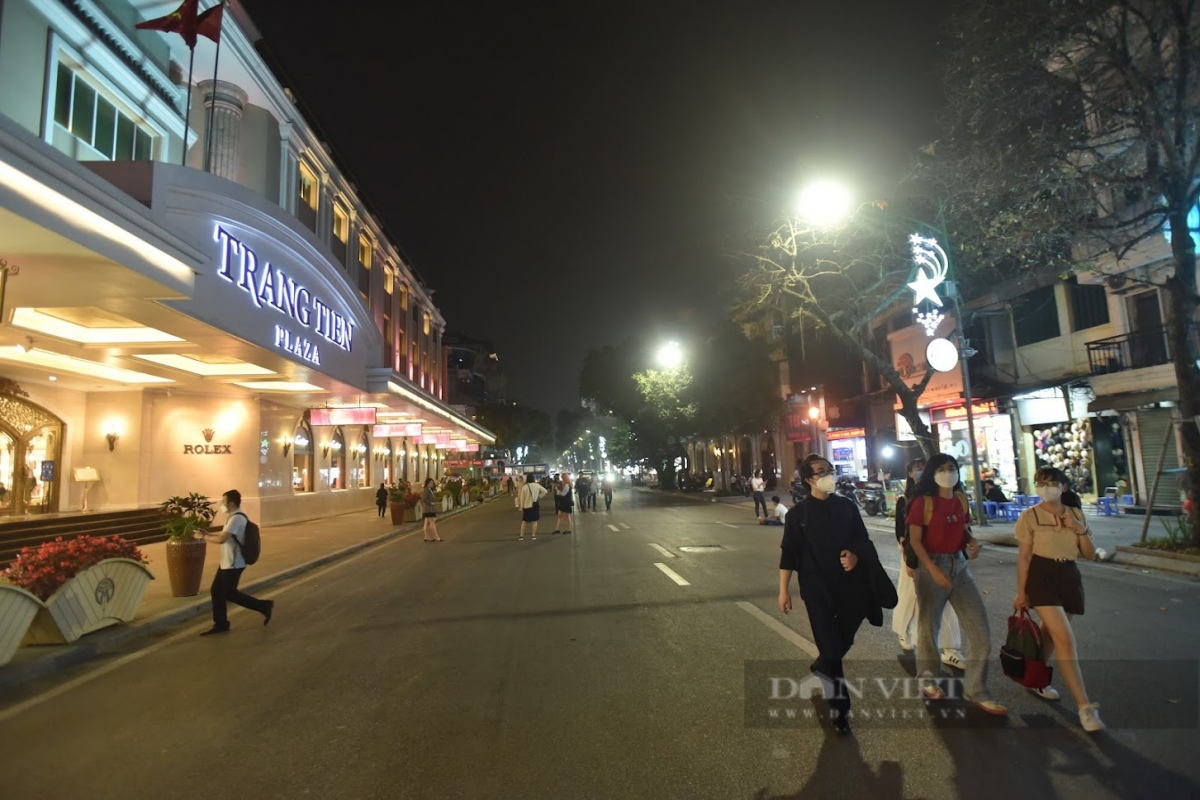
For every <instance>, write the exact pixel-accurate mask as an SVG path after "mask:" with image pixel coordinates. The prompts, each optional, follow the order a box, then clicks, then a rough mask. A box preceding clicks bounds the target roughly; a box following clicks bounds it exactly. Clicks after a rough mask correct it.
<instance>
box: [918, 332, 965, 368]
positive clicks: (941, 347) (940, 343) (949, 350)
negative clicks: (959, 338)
mask: <svg viewBox="0 0 1200 800" xmlns="http://www.w3.org/2000/svg"><path fill="white" fill-rule="evenodd" d="M925 360H926V361H928V362H929V366H931V367H933V368H934V369H936V370H937V371H938V372H950V371H951V370H954V369H957V368H958V348H957V347H955V346H954V342H952V341H950V340H949V339H934V340H933V341H931V342H930V343H929V346H928V347H926V348H925Z"/></svg>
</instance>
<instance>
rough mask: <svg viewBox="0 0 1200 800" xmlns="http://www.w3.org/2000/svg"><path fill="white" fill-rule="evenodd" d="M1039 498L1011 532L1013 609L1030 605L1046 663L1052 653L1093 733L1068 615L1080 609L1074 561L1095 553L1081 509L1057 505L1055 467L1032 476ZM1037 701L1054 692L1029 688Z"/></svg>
mask: <svg viewBox="0 0 1200 800" xmlns="http://www.w3.org/2000/svg"><path fill="white" fill-rule="evenodd" d="M1033 480H1034V484H1035V486H1036V487H1037V494H1038V497H1040V498H1041V499H1042V502H1040V503H1039V504H1037V505H1035V506H1032V507H1031V508H1027V509H1025V511H1023V512H1021V516H1020V517H1019V518H1017V527H1016V530H1015V531H1014V533H1015V534H1016V537H1017V544H1018V546H1019V547H1020V556H1019V558H1018V560H1017V596H1016V597H1015V598H1013V608H1018V609H1019V608H1032V609H1033V610H1034V612H1035V613H1036V614H1037V616H1038V619H1039V620H1041V623H1042V643H1043V644H1042V652H1043V657H1044V658H1045V659H1046V660H1047V661H1049V660H1050V656H1051V655H1053V654H1055V653H1057V654H1058V665H1059V668H1060V669H1061V672H1062V676H1063V680H1064V681H1065V682H1066V684H1067V689H1068V690H1070V692H1071V695H1072V696H1073V697H1074V698H1075V702H1076V703H1078V704H1079V722H1080V724H1081V725H1082V726H1083V729H1084V730H1086V731H1088V732H1089V733H1094V732H1096V731H1100V730H1103V729H1104V723H1103V722H1101V721H1100V714H1099V712H1098V711H1097V710H1096V709H1097V708H1098V706H1097V704H1095V703H1092V702H1091V701H1089V700H1088V696H1087V690H1086V689H1085V688H1084V686H1083V674H1082V673H1081V672H1080V670H1079V662H1078V660H1077V659H1076V654H1075V633H1074V632H1073V631H1072V630H1071V617H1073V616H1075V615H1076V614H1082V613H1083V580H1082V579H1081V578H1080V575H1079V567H1077V566H1076V565H1075V560H1076V559H1077V558H1078V557H1079V556H1081V555H1082V556H1083V557H1084V558H1087V559H1092V558H1095V557H1096V545H1095V544H1094V543H1093V542H1092V536H1091V531H1089V530H1088V527H1087V521H1086V520H1085V519H1084V516H1083V512H1082V511H1080V510H1079V509H1076V508H1068V507H1067V506H1064V505H1063V504H1062V494H1063V491H1064V490H1065V489H1066V488H1067V476H1066V475H1064V474H1063V472H1062V470H1060V469H1056V468H1055V467H1042V468H1041V469H1039V470H1038V471H1037V472H1036V473H1035V474H1034V476H1033ZM1030 691H1032V692H1033V693H1034V694H1036V695H1037V696H1038V697H1041V698H1042V699H1043V700H1057V699H1058V698H1059V694H1058V691H1056V690H1055V689H1054V688H1053V687H1051V686H1047V687H1046V688H1045V689H1031V690H1030Z"/></svg>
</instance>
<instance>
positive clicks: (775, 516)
mask: <svg viewBox="0 0 1200 800" xmlns="http://www.w3.org/2000/svg"><path fill="white" fill-rule="evenodd" d="M771 502H772V503H774V504H775V510H774V511H772V512H771V516H769V517H759V518H758V524H759V525H782V524H783V518H784V517H786V516H787V512H788V507H787V506H785V505H784V504H783V501H781V500H780V499H779V495H777V494H773V495H771Z"/></svg>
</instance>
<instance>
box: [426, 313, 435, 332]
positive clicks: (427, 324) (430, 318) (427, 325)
mask: <svg viewBox="0 0 1200 800" xmlns="http://www.w3.org/2000/svg"><path fill="white" fill-rule="evenodd" d="M432 321H433V317H431V316H430V315H429V312H428V311H426V312H425V335H426V336H428V335H429V328H430V323H431V322H432Z"/></svg>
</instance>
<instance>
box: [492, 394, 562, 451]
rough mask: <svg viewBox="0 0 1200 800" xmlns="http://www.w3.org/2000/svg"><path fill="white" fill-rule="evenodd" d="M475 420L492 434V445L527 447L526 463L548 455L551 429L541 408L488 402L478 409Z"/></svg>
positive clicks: (551, 440) (506, 447) (551, 444)
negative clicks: (477, 416) (477, 415)
mask: <svg viewBox="0 0 1200 800" xmlns="http://www.w3.org/2000/svg"><path fill="white" fill-rule="evenodd" d="M479 422H480V423H481V424H482V425H483V426H484V427H485V428H487V429H488V430H490V431H492V432H493V433H495V434H496V446H497V447H501V448H504V449H507V450H516V449H517V448H518V447H528V448H529V455H528V456H527V457H526V458H525V461H526V462H527V463H537V462H540V461H545V460H547V459H548V458H549V456H550V455H551V453H552V450H553V444H554V431H553V429H552V428H551V427H550V416H549V415H548V414H546V412H545V411H539V410H538V409H536V408H529V407H527V406H519V405H513V404H509V403H491V404H489V405H486V406H483V407H482V408H480V409H479Z"/></svg>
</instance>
